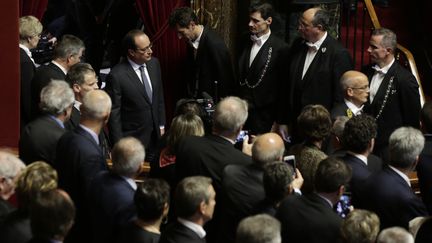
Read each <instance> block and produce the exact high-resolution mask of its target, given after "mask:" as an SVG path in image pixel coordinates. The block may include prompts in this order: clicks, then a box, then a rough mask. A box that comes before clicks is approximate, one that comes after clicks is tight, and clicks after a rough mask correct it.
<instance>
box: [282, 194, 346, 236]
mask: <svg viewBox="0 0 432 243" xmlns="http://www.w3.org/2000/svg"><path fill="white" fill-rule="evenodd" d="M276 218H277V219H279V221H280V222H281V226H282V229H281V233H282V242H284V243H287V242H297V243H301V242H305V243H312V242H320V243H322V242H328V243H334V242H339V241H340V233H339V232H340V226H341V224H342V218H341V217H340V216H339V215H337V214H336V213H335V212H334V211H333V208H332V207H331V206H330V204H329V203H328V202H327V201H325V200H324V199H323V198H321V197H319V196H318V195H317V194H315V193H312V194H308V195H304V196H298V195H290V196H288V197H287V198H286V199H285V200H284V201H282V203H281V205H280V206H279V209H278V211H277V213H276Z"/></svg>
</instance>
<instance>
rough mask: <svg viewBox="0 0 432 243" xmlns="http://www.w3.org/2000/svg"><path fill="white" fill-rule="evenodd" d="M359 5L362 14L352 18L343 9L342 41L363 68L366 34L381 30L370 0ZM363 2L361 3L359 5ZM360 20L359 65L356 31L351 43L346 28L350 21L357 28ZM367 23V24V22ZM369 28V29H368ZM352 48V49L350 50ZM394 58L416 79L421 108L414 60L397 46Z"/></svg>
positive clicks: (418, 80)
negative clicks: (344, 27) (360, 49)
mask: <svg viewBox="0 0 432 243" xmlns="http://www.w3.org/2000/svg"><path fill="white" fill-rule="evenodd" d="M359 2H360V3H359V4H363V11H362V12H358V11H357V10H356V11H355V13H354V16H352V13H351V12H350V9H349V8H348V7H345V8H343V9H345V13H344V14H343V15H344V16H345V21H346V23H345V25H346V26H347V27H346V29H345V31H346V38H347V39H346V40H345V41H344V43H345V45H346V46H347V48H349V49H352V50H353V59H354V62H355V63H356V64H358V65H357V66H363V65H364V64H366V62H365V60H364V53H365V49H364V48H365V44H366V45H367V43H368V41H369V37H370V36H367V34H369V35H370V33H371V29H372V30H373V29H379V28H381V24H380V22H379V19H378V16H377V14H376V12H375V8H374V6H373V4H372V1H371V0H363V1H359ZM361 2H363V3H361ZM359 18H360V24H361V26H362V28H361V29H362V31H361V33H360V34H361V38H360V40H361V44H360V45H361V48H362V51H361V55H360V63H358V62H359V60H358V58H357V56H356V50H357V49H356V48H357V45H358V43H357V42H358V40H357V39H358V38H357V34H358V33H357V31H356V30H354V34H353V38H352V41H350V39H349V38H348V36H349V33H350V31H352V30H349V29H348V28H349V27H350V26H351V25H352V24H351V23H350V22H351V20H352V21H354V28H357V26H358V24H359V23H358V20H359ZM368 21H369V22H368ZM369 23H370V24H371V26H368V24H369ZM368 27H369V28H371V29H368ZM351 47H352V48H351ZM395 58H396V59H397V61H398V62H399V63H401V64H402V65H403V66H405V67H406V68H407V69H409V70H410V71H411V73H412V74H413V75H414V77H415V78H416V79H417V82H418V84H419V93H420V98H421V104H422V106H423V104H424V102H425V95H424V92H423V86H422V84H421V80H420V75H419V73H418V70H417V66H416V62H415V60H414V57H413V55H412V53H411V52H410V51H409V50H408V49H407V48H405V47H404V46H402V45H400V44H397V50H396V53H395Z"/></svg>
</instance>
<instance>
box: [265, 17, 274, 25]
mask: <svg viewBox="0 0 432 243" xmlns="http://www.w3.org/2000/svg"><path fill="white" fill-rule="evenodd" d="M265 21H266V23H267V24H268V25H271V23H272V22H273V18H272V17H268V18H267V19H266V20H265Z"/></svg>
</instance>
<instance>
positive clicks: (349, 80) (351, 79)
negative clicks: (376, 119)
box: [340, 70, 369, 107]
mask: <svg viewBox="0 0 432 243" xmlns="http://www.w3.org/2000/svg"><path fill="white" fill-rule="evenodd" d="M340 83H341V86H342V88H343V90H344V96H345V99H347V100H349V101H351V102H352V103H353V104H354V105H356V106H358V107H360V106H362V105H363V104H364V103H365V102H366V101H367V98H368V96H369V80H368V78H367V76H366V75H364V74H363V73H361V72H358V71H354V70H352V71H347V72H345V73H344V74H343V75H342V77H341V79H340Z"/></svg>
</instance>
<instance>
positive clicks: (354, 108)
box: [345, 99, 364, 116]
mask: <svg viewBox="0 0 432 243" xmlns="http://www.w3.org/2000/svg"><path fill="white" fill-rule="evenodd" d="M345 104H346V105H347V106H348V108H349V109H350V110H351V111H352V113H353V114H354V115H355V116H356V115H357V113H358V112H360V111H362V110H363V106H364V105H362V106H360V107H357V106H356V105H354V104H353V103H352V102H351V101H349V100H347V99H345Z"/></svg>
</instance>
